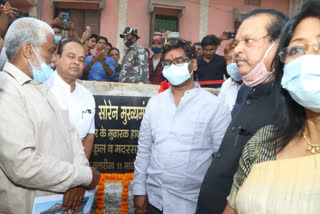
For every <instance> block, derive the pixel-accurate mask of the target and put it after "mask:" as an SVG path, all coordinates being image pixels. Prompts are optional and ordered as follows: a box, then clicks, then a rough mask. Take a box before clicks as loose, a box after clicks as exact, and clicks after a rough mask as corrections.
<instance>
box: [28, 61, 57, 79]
mask: <svg viewBox="0 0 320 214" xmlns="http://www.w3.org/2000/svg"><path fill="white" fill-rule="evenodd" d="M53 72H54V71H53V70H52V69H51V68H50V67H49V65H47V64H46V63H44V62H42V63H41V68H40V70H39V69H36V68H33V69H32V75H33V80H34V81H36V82H38V83H44V82H45V81H47V79H49V77H50V76H51V75H52V74H53Z"/></svg>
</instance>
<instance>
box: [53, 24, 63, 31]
mask: <svg viewBox="0 0 320 214" xmlns="http://www.w3.org/2000/svg"><path fill="white" fill-rule="evenodd" d="M52 28H58V29H60V30H62V27H60V26H59V25H53V26H52Z"/></svg>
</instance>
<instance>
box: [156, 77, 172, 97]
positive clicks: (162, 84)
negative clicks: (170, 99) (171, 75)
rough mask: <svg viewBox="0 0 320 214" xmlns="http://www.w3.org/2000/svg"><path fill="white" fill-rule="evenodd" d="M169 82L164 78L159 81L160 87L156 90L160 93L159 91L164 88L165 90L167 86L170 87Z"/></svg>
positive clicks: (162, 90)
mask: <svg viewBox="0 0 320 214" xmlns="http://www.w3.org/2000/svg"><path fill="white" fill-rule="evenodd" d="M170 86H171V83H170V82H168V80H164V81H162V82H161V83H160V88H159V91H158V94H160V93H161V92H164V91H165V90H167V89H168V88H170Z"/></svg>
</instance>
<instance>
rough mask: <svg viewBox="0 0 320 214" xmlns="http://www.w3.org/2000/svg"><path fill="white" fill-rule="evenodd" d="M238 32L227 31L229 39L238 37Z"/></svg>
mask: <svg viewBox="0 0 320 214" xmlns="http://www.w3.org/2000/svg"><path fill="white" fill-rule="evenodd" d="M236 34H237V32H227V37H228V39H234V38H235V37H236Z"/></svg>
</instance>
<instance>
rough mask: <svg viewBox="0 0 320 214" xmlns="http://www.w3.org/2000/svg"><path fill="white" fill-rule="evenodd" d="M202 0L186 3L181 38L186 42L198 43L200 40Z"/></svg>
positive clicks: (181, 25) (181, 23)
mask: <svg viewBox="0 0 320 214" xmlns="http://www.w3.org/2000/svg"><path fill="white" fill-rule="evenodd" d="M199 2H200V0H198V1H184V2H183V4H184V6H185V10H184V14H183V15H182V16H181V17H180V21H179V31H180V37H181V38H183V39H185V40H190V41H192V42H197V41H198V40H199V23H200V3H199Z"/></svg>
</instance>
